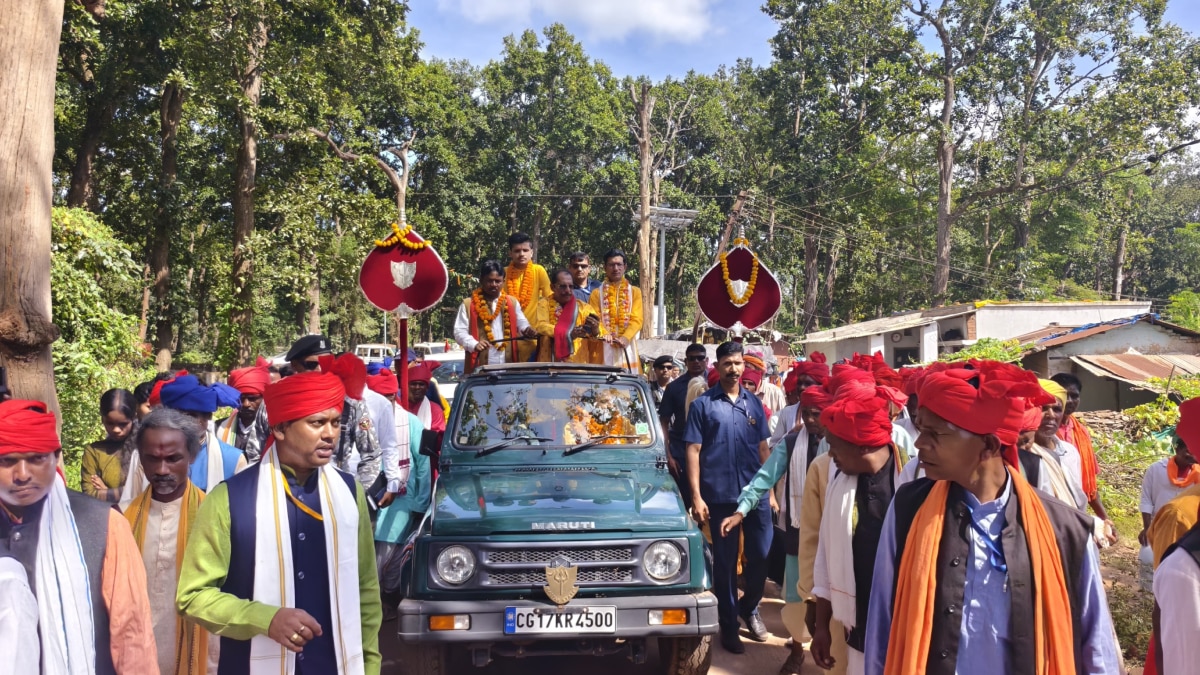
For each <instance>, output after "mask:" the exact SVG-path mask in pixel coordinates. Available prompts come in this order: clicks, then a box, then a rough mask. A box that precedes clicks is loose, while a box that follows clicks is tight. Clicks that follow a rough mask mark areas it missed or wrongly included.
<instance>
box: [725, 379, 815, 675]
mask: <svg viewBox="0 0 1200 675" xmlns="http://www.w3.org/2000/svg"><path fill="white" fill-rule="evenodd" d="M831 401H832V399H831V398H830V397H829V395H828V394H826V393H825V389H824V387H821V386H808V387H806V388H805V389H804V391H803V393H802V394H801V395H800V402H799V406H798V407H799V409H800V420H801V426H800V427H798V428H797V430H795V431H793V432H791V433H788V434H787V435H785V436H784V437H783V440H782V442H780V443H779V444H777V445H776V446H774V449H773V450H772V451H771V456H770V457H768V458H767V461H766V462H765V463H764V464H763V466H762V468H761V469H759V470H758V473H757V474H755V475H754V479H753V480H751V481H750V484H749V485H747V486H746V487H744V488H742V493H741V495H739V496H738V508H737V512H735V513H734V514H733V515H731V516H729V517H728V518H726V519H725V520H723V521H722V522H721V532H722V533H728V532H729V531H731V530H732V529H733V528H735V527H737V526H738V525H740V524H741V523H742V520H743V519H745V517H746V515H747V514H749V513H750V512H752V511H753V510H754V509H755V508H757V506H758V503H759V501H760V500H761V499H762V496H763V495H764V494H768V493H769V492H770V491H771V489H772V486H782V490H781V494H780V495H779V496H778V498H777V499H778V504H779V505H780V506H779V513H778V517H777V519H776V520H777V522H776V528H775V536H777V537H782V541H783V546H784V556H785V563H784V573H783V597H784V602H786V603H787V605H786V606H785V607H784V611H783V617H784V625H785V626H786V627H787V629H788V632H789V633H790V634H791V636H792V647H791V654H790V655H789V656H788V660H787V661H786V662H785V663H784V664H783V666H781V667H780V669H779V672H780V674H781V675H793V674H798V673H799V672H800V668H801V666H802V665H803V664H804V643H805V642H808V641H809V640H810V639H811V637H810V635H809V631H808V629H807V627H806V626H805V622H804V597H803V596H802V595H800V591H799V582H800V555H801V554H802V553H803V546H802V541H801V527H802V522H803V520H804V518H806V517H807V514H806V513H805V511H804V506H803V503H802V499H803V497H804V495H805V494H806V492H807V485H806V477H807V476H808V474H809V472H810V467H812V466H813V464H814V462H815V461H816V460H818V459H820V458H821V457H822V456H823V455H824V453H825V452H826V451H828V449H829V446H828V445H827V444H826V443H825V428H824V427H822V426H821V422H820V417H821V411H822V410H824V409H825V408H826V407H827V406H828V405H829V404H830V402H831ZM818 520H819V517H818ZM813 545H814V546H815V540H814V543H813Z"/></svg>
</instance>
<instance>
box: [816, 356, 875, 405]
mask: <svg viewBox="0 0 1200 675" xmlns="http://www.w3.org/2000/svg"><path fill="white" fill-rule="evenodd" d="M825 386H826V388H827V389H829V391H830V392H831V393H832V394H833V396H834V397H835V398H837V397H840V396H841V395H842V393H841V392H842V389H844V388H847V387H853V388H856V389H863V390H867V391H869V392H870V394H869V395H870V396H874V395H875V376H874V375H872V374H871V373H869V372H867V371H865V370H862V369H861V368H858V367H856V366H853V365H850V364H845V363H839V364H838V365H836V366H834V367H833V376H832V377H830V378H829V382H828V383H826V385H825Z"/></svg>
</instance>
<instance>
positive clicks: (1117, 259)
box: [1112, 225, 1129, 300]
mask: <svg viewBox="0 0 1200 675" xmlns="http://www.w3.org/2000/svg"><path fill="white" fill-rule="evenodd" d="M1128 236H1129V226H1128V225H1121V226H1120V228H1119V229H1118V230H1117V251H1116V253H1114V254H1113V265H1112V275H1113V281H1112V299H1113V300H1120V299H1121V291H1122V288H1121V286H1122V285H1124V283H1125V240H1126V238H1127V237H1128Z"/></svg>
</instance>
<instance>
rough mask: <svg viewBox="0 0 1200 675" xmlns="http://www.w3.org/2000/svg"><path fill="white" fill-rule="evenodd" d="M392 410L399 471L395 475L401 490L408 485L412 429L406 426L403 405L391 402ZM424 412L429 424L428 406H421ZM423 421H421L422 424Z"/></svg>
mask: <svg viewBox="0 0 1200 675" xmlns="http://www.w3.org/2000/svg"><path fill="white" fill-rule="evenodd" d="M425 403H426V404H428V403H429V399H425ZM392 406H393V410H392V412H393V413H395V417H396V452H397V456H396V463H397V464H398V465H399V471H398V472H397V474H396V477H397V478H398V479H399V480H400V489H401V491H403V490H404V489H405V486H406V485H408V475H409V473H410V472H412V431H411V430H410V429H409V428H408V420H409V414H410V413H409V412H408V410H407V409H405V407H404V406H402V405H400V404H399V403H393V404H392ZM422 409H423V410H424V411H425V413H426V414H428V415H430V424H432V423H433V422H432V413H430V412H429V408H427V407H425V406H422ZM424 423H425V422H424V421H422V424H424Z"/></svg>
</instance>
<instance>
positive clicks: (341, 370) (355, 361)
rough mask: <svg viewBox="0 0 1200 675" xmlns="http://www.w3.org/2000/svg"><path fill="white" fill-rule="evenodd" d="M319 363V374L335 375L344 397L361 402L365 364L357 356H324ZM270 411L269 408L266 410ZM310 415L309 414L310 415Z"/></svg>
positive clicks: (346, 354)
mask: <svg viewBox="0 0 1200 675" xmlns="http://www.w3.org/2000/svg"><path fill="white" fill-rule="evenodd" d="M317 360H318V361H320V363H321V372H322V373H330V374H332V375H336V376H337V378H338V379H339V380H341V381H342V386H344V387H345V388H346V395H347V396H349V397H350V398H352V399H354V400H355V401H361V400H362V397H363V389H365V388H366V387H367V364H365V363H363V360H362V359H360V358H358V357H357V356H355V355H353V354H351V353H350V352H346V353H345V354H342V355H341V356H337V357H335V356H333V355H332V354H325V355H323V356H321V357H319V358H318V359H317ZM267 410H268V411H269V410H270V407H268V408H267ZM310 414H311V413H310Z"/></svg>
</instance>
